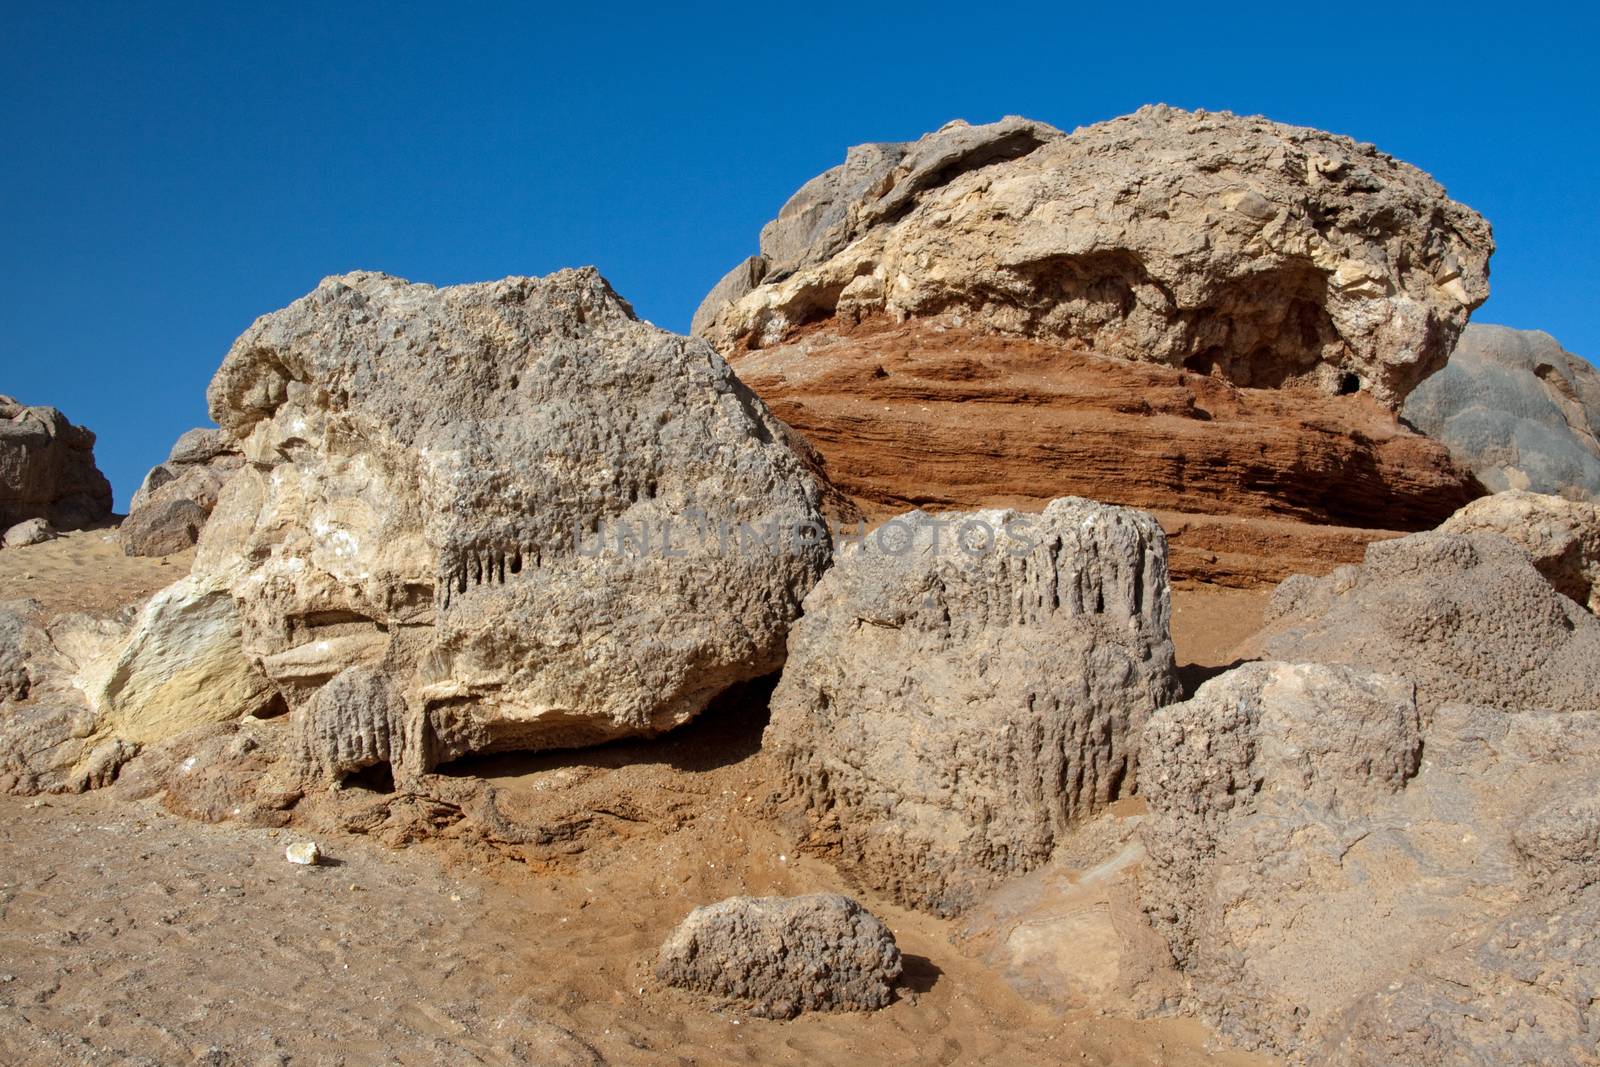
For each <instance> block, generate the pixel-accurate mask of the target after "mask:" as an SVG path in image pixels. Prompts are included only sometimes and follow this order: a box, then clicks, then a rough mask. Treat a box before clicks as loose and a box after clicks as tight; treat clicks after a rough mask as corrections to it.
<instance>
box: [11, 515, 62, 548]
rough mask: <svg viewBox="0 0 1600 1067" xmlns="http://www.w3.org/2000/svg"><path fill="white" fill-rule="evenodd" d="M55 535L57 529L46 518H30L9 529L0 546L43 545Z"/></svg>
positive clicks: (24, 546) (23, 546) (22, 546)
mask: <svg viewBox="0 0 1600 1067" xmlns="http://www.w3.org/2000/svg"><path fill="white" fill-rule="evenodd" d="M55 536H56V532H55V530H54V529H53V528H52V527H51V525H50V524H49V523H48V522H46V521H45V520H44V519H29V520H27V521H26V522H19V523H17V524H16V525H15V526H13V527H11V529H9V530H7V531H6V533H5V537H4V538H3V539H0V546H3V547H5V548H26V547H27V546H29V545H42V544H44V543H45V542H46V541H49V540H52V539H53V538H54V537H55Z"/></svg>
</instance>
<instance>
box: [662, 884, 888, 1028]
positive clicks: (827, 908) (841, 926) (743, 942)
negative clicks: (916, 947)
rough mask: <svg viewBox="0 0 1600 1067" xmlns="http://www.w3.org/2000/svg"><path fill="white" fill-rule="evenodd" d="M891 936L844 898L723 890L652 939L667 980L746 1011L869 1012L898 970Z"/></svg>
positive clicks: (774, 1015) (771, 1014) (771, 1015)
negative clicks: (659, 939)
mask: <svg viewBox="0 0 1600 1067" xmlns="http://www.w3.org/2000/svg"><path fill="white" fill-rule="evenodd" d="M900 966H901V964H900V950H899V948H897V947H896V946H895V943H894V935H893V934H891V933H890V932H889V928H888V927H886V926H884V925H883V923H882V922H880V921H879V920H878V919H877V917H876V916H874V915H873V914H872V913H871V912H869V911H867V910H866V909H865V908H863V907H862V906H861V905H860V904H857V903H856V902H855V901H853V900H851V899H850V898H849V897H842V896H839V895H838V894H837V893H812V894H810V895H809V896H802V897H733V898H731V899H729V900H724V901H722V902H721V903H720V904H708V905H706V906H705V907H701V908H696V909H695V910H694V911H692V912H690V913H689V917H688V918H686V919H684V920H683V922H682V923H680V924H679V926H678V928H677V929H676V930H674V931H673V932H672V935H671V936H670V937H668V938H667V941H666V943H665V944H663V945H662V946H661V954H660V958H659V961H658V962H657V964H656V976H657V977H658V978H660V979H661V980H662V981H663V982H665V983H667V984H668V985H672V986H678V987H680V988H683V989H689V990H693V991H695V992H699V993H706V994H710V995H712V996H715V997H721V998H726V999H729V1000H732V1001H735V1002H737V1003H738V1004H739V1005H740V1006H741V1007H743V1008H745V1010H747V1011H749V1012H750V1014H752V1015H756V1016H759V1017H763V1018H768V1019H792V1018H794V1017H795V1016H796V1015H799V1014H800V1013H801V1012H805V1011H872V1010H874V1009H876V1008H882V1007H885V1006H887V1005H888V1003H889V1002H890V1000H892V999H893V996H894V980H895V979H896V978H898V977H899V976H900Z"/></svg>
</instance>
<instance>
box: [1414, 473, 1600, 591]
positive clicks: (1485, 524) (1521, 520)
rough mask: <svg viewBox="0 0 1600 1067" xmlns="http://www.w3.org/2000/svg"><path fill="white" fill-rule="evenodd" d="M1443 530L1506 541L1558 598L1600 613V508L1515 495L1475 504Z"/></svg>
mask: <svg viewBox="0 0 1600 1067" xmlns="http://www.w3.org/2000/svg"><path fill="white" fill-rule="evenodd" d="M1439 529H1440V530H1442V531H1444V532H1445V533H1457V534H1495V535H1497V536H1499V537H1503V538H1505V539H1506V540H1507V541H1510V542H1512V543H1513V544H1515V545H1517V547H1519V548H1521V549H1522V550H1523V551H1524V552H1526V553H1527V554H1528V558H1529V559H1531V560H1533V565H1534V566H1535V567H1536V568H1538V570H1539V573H1540V574H1542V575H1544V576H1545V578H1546V579H1547V580H1548V581H1549V582H1550V584H1551V585H1552V586H1554V587H1555V588H1556V590H1557V591H1558V592H1560V593H1564V594H1566V595H1567V596H1569V597H1571V598H1572V599H1573V600H1576V601H1577V602H1578V603H1580V604H1582V605H1583V606H1584V607H1586V608H1588V609H1589V610H1590V611H1591V612H1600V506H1596V505H1594V504H1587V503H1583V502H1581V501H1574V500H1568V499H1566V498H1565V497H1559V496H1548V495H1545V494H1541V493H1525V492H1522V491H1520V490H1515V489H1511V490H1507V491H1505V492H1503V493H1495V494H1494V495H1493V496H1486V497H1483V498H1481V499H1479V500H1475V501H1473V502H1472V503H1471V504H1468V505H1467V506H1466V507H1464V508H1462V509H1461V510H1460V511H1458V512H1456V513H1455V514H1454V515H1452V516H1450V518H1449V519H1447V520H1445V522H1444V524H1443V525H1441V526H1440V527H1439Z"/></svg>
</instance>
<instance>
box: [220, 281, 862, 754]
mask: <svg viewBox="0 0 1600 1067" xmlns="http://www.w3.org/2000/svg"><path fill="white" fill-rule="evenodd" d="M208 395H209V399H210V404H211V415H212V417H213V419H215V420H216V421H217V422H218V423H219V425H220V426H221V427H222V428H223V430H224V431H225V432H226V433H227V434H228V435H229V436H230V437H231V438H232V439H233V440H236V441H238V442H240V445H241V448H242V451H243V453H244V456H245V459H246V465H245V467H244V468H242V470H241V471H240V472H239V473H238V474H236V475H235V476H234V477H232V478H230V479H229V480H228V482H227V483H226V485H225V486H224V487H223V489H222V491H221V494H220V499H219V501H218V504H217V508H216V510H215V512H214V513H213V514H212V516H211V519H210V520H209V522H208V524H207V526H206V529H205V532H204V534H203V536H202V538H201V543H200V547H199V551H198V554H197V557H196V563H195V569H194V576H195V577H194V580H195V581H196V582H197V583H199V584H202V585H208V586H210V587H215V588H220V589H225V590H227V591H228V593H229V594H230V595H231V597H232V598H233V600H234V602H235V603H236V604H237V606H238V610H239V614H240V621H241V625H242V644H243V649H244V652H245V654H246V657H247V658H248V659H249V661H250V662H251V663H252V664H254V665H255V666H257V667H258V668H259V669H260V670H261V671H262V672H263V673H264V674H265V676H266V677H267V678H269V679H270V681H271V684H272V685H273V687H274V688H275V689H276V691H277V693H278V694H279V695H280V696H281V697H282V698H283V699H284V700H286V701H287V702H288V704H289V705H290V707H291V708H292V709H293V711H294V713H295V714H296V715H297V716H299V717H300V718H301V719H302V720H303V721H302V722H301V723H300V725H299V727H298V728H297V732H298V736H300V737H302V738H304V739H307V740H308V743H309V742H310V741H313V740H316V739H321V741H320V744H321V745H322V748H321V750H320V751H318V752H316V753H314V754H311V755H312V756H313V757H314V758H311V759H309V765H310V766H313V767H321V768H324V769H326V770H330V771H332V772H333V773H336V774H337V773H339V772H340V770H341V769H342V768H353V767H355V766H356V765H358V764H365V763H368V762H369V761H372V760H379V759H384V758H387V759H390V760H393V761H394V767H393V769H394V772H395V774H396V776H397V777H404V776H405V775H407V774H414V773H419V772H421V771H425V770H428V769H430V768H431V767H432V766H433V765H435V764H437V763H439V762H442V761H445V760H449V759H453V758H455V757H457V756H460V755H463V754H465V753H468V752H483V751H500V750H510V749H540V748H552V747H566V746H576V745H584V744H591V743H595V742H599V741H604V740H607V739H610V738H614V737H622V736H628V735H648V734H652V733H656V732H659V731H662V730H665V729H668V728H670V727H672V726H676V725H678V724H680V723H683V722H685V721H686V720H688V719H689V718H691V717H693V716H694V715H695V714H697V713H698V712H699V711H700V710H701V709H702V708H704V707H705V705H706V704H707V702H709V701H710V700H711V699H712V698H713V697H714V696H715V695H716V694H718V693H719V692H721V691H723V690H724V689H726V688H727V687H729V686H730V685H732V684H734V683H736V682H738V681H741V680H744V679H749V678H753V677H758V676H760V675H763V674H766V673H770V672H771V671H773V670H775V669H776V668H777V667H778V666H780V665H781V664H782V662H783V659H784V638H785V636H786V634H787V631H788V627H789V624H790V623H791V621H792V620H793V619H794V618H795V617H796V616H797V615H798V613H799V607H800V602H801V599H802V598H803V597H804V595H805V594H806V592H808V591H809V590H810V588H811V586H812V585H813V584H814V583H815V581H816V579H817V578H818V576H819V575H820V574H821V573H822V571H823V569H824V568H825V567H826V566H827V563H828V560H829V558H830V551H831V550H830V545H829V539H828V536H827V531H826V529H825V528H824V527H822V526H821V522H822V513H821V511H820V508H819V501H820V498H821V494H820V491H819V488H818V486H817V484H816V482H815V481H814V480H813V478H812V477H811V476H810V475H809V474H808V473H807V471H806V469H805V466H804V464H803V463H802V461H801V459H800V458H799V457H797V456H796V455H795V453H794V452H793V451H792V450H791V449H790V448H789V447H788V445H787V444H785V438H786V433H787V430H786V428H785V427H783V426H782V425H781V424H780V423H779V422H778V421H777V420H776V419H774V418H773V417H772V416H771V415H770V414H769V413H768V412H767V410H766V408H765V406H764V405H763V404H762V403H761V401H760V400H758V399H757V398H756V397H755V396H754V395H753V394H752V393H751V392H750V391H749V390H748V389H746V388H745V387H744V386H743V385H742V384H741V383H740V382H739V381H738V379H737V378H735V377H734V375H733V373H732V372H731V371H730V370H729V369H728V367H727V365H726V364H725V363H724V362H723V361H722V359H721V358H720V357H719V356H718V355H717V354H716V353H715V352H713V351H712V350H711V348H710V347H709V346H708V345H706V344H705V343H704V342H701V341H695V340H690V339H688V338H684V337H677V336H674V335H672V334H669V333H666V332H665V331H662V330H659V329H656V328H655V327H653V326H650V325H649V324H647V323H643V322H640V321H639V320H638V319H637V318H635V317H634V315H633V312H632V310H631V308H629V306H628V305H627V304H626V303H625V302H624V301H623V300H622V299H621V298H619V297H618V296H617V295H616V294H615V293H614V292H613V291H612V290H611V288H610V286H609V285H607V284H606V282H605V280H604V279H603V278H601V277H600V275H599V274H598V273H596V272H595V271H594V270H592V269H584V270H577V271H562V272H560V273H558V274H554V275H551V276H549V277H547V278H542V279H536V278H508V279H505V280H503V281H499V282H491V283H483V284H477V285H464V286H456V287H452V288H445V289H437V288H434V287H433V286H428V285H416V284H411V283H409V282H405V281H403V280H401V279H398V278H392V277H389V276H386V275H382V274H350V275H345V276H342V277H335V278H329V279H327V280H325V281H324V282H323V283H322V284H321V285H319V286H318V287H317V289H316V290H315V291H314V292H312V293H311V294H310V295H308V296H306V297H304V298H302V299H301V300H298V301H296V302H295V303H294V304H292V305H290V306H289V307H288V308H286V309H284V310H282V311H280V312H277V313H275V314H272V315H268V316H265V317H264V318H262V319H260V320H258V321H257V322H256V323H255V325H253V326H252V327H251V328H250V329H249V330H248V331H246V333H245V334H244V335H243V336H242V337H240V338H239V340H238V341H237V342H236V343H235V344H234V346H233V348H232V350H231V351H230V352H229V354H228V356H227V358H226V359H225V360H224V362H223V365H222V367H221V369H220V370H219V371H218V372H217V375H216V377H215V379H214V380H213V381H212V383H211V388H210V391H209V394H208ZM752 532H753V533H755V534H759V535H763V536H754V537H752V536H746V535H747V534H750V533H752ZM819 534H820V536H819ZM352 670H354V671H357V672H361V671H366V672H377V673H380V674H382V675H384V676H386V677H387V678H388V679H390V681H391V683H392V685H393V693H387V692H386V693H385V694H384V695H382V697H381V699H379V697H378V694H377V693H376V691H375V690H374V689H373V687H372V686H370V685H369V684H368V683H367V682H362V681H359V680H358V679H359V678H360V677H366V678H368V679H369V680H370V678H371V674H370V673H369V674H367V675H364V676H363V675H360V674H359V673H358V674H356V675H345V672H347V671H352ZM341 675H345V678H344V680H343V681H340V682H338V683H337V685H336V687H335V691H334V692H332V693H329V694H328V695H327V696H326V697H324V696H323V695H322V694H321V693H320V692H319V691H321V690H323V689H324V687H325V686H328V685H329V684H330V683H332V682H333V680H334V679H336V678H338V677H339V676H341ZM395 699H398V700H399V701H401V702H403V705H404V709H405V711H404V714H403V715H402V714H400V713H399V712H398V710H397V708H396V707H395V705H394V703H393V701H394V700H395ZM346 728H348V729H349V730H351V731H354V733H352V734H351V735H350V736H348V737H347V736H345V735H344V733H343V731H344V730H345V729H346Z"/></svg>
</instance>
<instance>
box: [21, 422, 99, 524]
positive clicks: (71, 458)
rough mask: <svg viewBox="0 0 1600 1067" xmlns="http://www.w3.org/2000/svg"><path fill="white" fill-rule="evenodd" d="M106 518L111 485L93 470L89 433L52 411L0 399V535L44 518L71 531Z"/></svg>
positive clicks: (92, 437) (96, 468) (90, 434)
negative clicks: (19, 525) (21, 523)
mask: <svg viewBox="0 0 1600 1067" xmlns="http://www.w3.org/2000/svg"><path fill="white" fill-rule="evenodd" d="M110 514H111V483H110V482H108V481H106V478H105V475H103V474H101V473H100V470H99V468H98V467H96V466H95V465H94V434H93V433H91V432H90V431H89V430H87V429H85V428H84V427H82V426H74V425H73V424H72V423H70V422H68V421H67V417H66V416H65V415H63V414H61V412H59V411H57V410H56V409H55V408H48V407H28V406H27V405H25V404H20V403H18V402H17V401H15V400H13V399H12V398H11V397H9V396H0V530H8V529H10V528H11V527H13V526H15V525H17V524H18V523H20V522H23V521H25V520H27V519H45V520H46V521H48V522H49V523H50V524H51V525H52V526H54V527H56V528H57V529H61V530H74V529H77V528H78V527H80V526H87V525H89V524H90V523H94V522H98V521H99V520H101V519H104V518H106V517H107V516H109V515H110Z"/></svg>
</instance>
